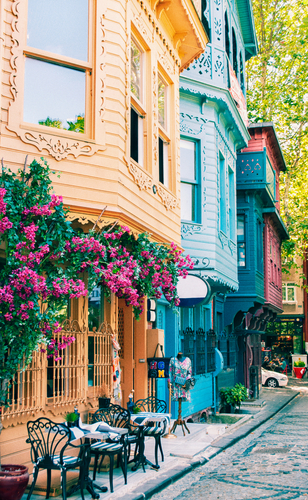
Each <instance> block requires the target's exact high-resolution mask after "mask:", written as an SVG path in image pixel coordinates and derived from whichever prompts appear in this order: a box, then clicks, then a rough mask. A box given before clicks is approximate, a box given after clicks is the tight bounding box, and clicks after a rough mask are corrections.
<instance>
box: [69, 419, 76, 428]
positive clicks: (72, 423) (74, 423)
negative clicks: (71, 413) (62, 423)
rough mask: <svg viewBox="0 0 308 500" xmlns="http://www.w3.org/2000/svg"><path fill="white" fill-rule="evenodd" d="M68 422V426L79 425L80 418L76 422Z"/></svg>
mask: <svg viewBox="0 0 308 500" xmlns="http://www.w3.org/2000/svg"><path fill="white" fill-rule="evenodd" d="M66 423H67V427H77V424H78V420H76V422H66Z"/></svg>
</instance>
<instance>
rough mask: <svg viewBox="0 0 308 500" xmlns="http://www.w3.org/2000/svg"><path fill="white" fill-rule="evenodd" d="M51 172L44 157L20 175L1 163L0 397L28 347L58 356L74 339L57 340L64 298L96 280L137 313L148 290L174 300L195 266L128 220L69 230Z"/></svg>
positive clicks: (23, 362) (28, 357)
mask: <svg viewBox="0 0 308 500" xmlns="http://www.w3.org/2000/svg"><path fill="white" fill-rule="evenodd" d="M51 174H52V172H51V170H50V168H49V166H48V165H47V163H46V162H44V161H42V162H37V161H33V162H32V163H31V165H30V167H29V168H27V169H24V170H20V171H18V172H17V174H15V173H14V172H12V171H11V170H9V169H6V168H4V167H2V173H1V176H0V383H1V386H0V404H4V403H5V402H6V401H7V394H8V391H7V389H8V386H9V384H10V381H11V380H12V378H13V377H14V375H15V373H16V371H17V370H18V369H19V368H20V366H26V365H27V364H28V363H29V362H30V360H31V356H32V353H33V351H35V350H37V349H41V350H42V351H43V352H46V354H47V357H54V358H55V360H59V359H61V351H62V350H63V349H65V348H66V347H67V346H68V345H70V344H71V343H72V342H73V341H74V340H75V339H74V338H73V337H65V336H63V337H62V339H61V340H60V341H58V343H57V342H56V341H55V340H54V335H55V334H56V333H57V332H59V331H61V326H60V324H59V321H58V320H59V311H61V309H62V308H63V307H64V306H65V304H67V301H68V300H69V299H75V298H78V297H81V296H87V295H88V294H89V293H90V292H91V291H92V290H93V288H94V287H95V286H97V285H98V284H101V285H102V286H103V291H104V293H105V295H107V296H110V294H111V293H114V294H115V295H116V296H117V297H119V298H124V299H125V301H126V303H127V305H131V306H132V307H133V311H134V315H135V317H136V318H137V319H138V318H139V316H140V314H141V313H142V310H143V309H142V308H143V302H144V297H145V296H148V297H157V298H159V297H161V295H162V294H164V295H165V297H166V298H167V300H168V301H169V302H170V305H171V306H176V305H178V297H177V291H176V285H177V281H178V278H179V277H180V276H185V275H187V273H188V269H189V268H192V267H193V264H192V261H191V259H190V258H189V257H184V256H183V255H182V250H181V249H178V248H177V246H176V245H175V244H174V243H171V245H163V244H158V243H156V242H154V241H151V239H150V236H149V235H148V234H139V235H137V236H136V235H134V234H133V233H132V232H131V231H130V229H129V228H128V227H127V226H120V225H119V224H115V225H112V226H106V227H104V229H103V230H102V231H96V228H95V227H94V228H93V229H92V230H90V231H89V232H88V233H87V234H85V233H84V232H83V231H82V230H81V229H74V228H73V227H72V225H71V223H70V222H68V221H67V218H66V213H67V212H66V210H65V209H64V207H63V200H62V198H61V197H60V196H56V195H55V194H53V193H52V181H51ZM85 276H86V277H87V279H86V280H84V277H85ZM86 283H87V284H86ZM44 346H45V347H44Z"/></svg>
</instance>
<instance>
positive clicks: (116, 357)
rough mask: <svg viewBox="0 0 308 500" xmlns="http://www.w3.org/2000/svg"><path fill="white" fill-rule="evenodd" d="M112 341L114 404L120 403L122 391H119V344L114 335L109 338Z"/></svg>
mask: <svg viewBox="0 0 308 500" xmlns="http://www.w3.org/2000/svg"><path fill="white" fill-rule="evenodd" d="M111 341H112V351H113V355H112V377H113V397H114V400H115V403H116V404H120V405H121V402H122V391H121V367H120V357H119V351H120V344H119V342H118V341H117V339H116V336H115V335H112V336H111Z"/></svg>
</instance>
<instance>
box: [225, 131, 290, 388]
mask: <svg viewBox="0 0 308 500" xmlns="http://www.w3.org/2000/svg"><path fill="white" fill-rule="evenodd" d="M249 132H250V135H251V139H250V141H249V143H248V147H247V148H244V149H243V150H242V151H241V152H239V153H238V155H237V245H238V253H237V260H238V276H239V289H238V290H237V291H236V292H235V293H233V294H230V295H228V297H227V298H226V307H225V318H224V322H225V325H228V326H227V327H226V328H225V330H226V331H227V330H229V331H230V330H231V331H232V332H233V335H234V336H235V337H236V339H237V343H238V355H237V358H238V363H237V373H236V380H237V381H239V382H241V383H243V384H244V385H245V386H246V387H247V388H250V389H251V390H252V391H254V392H255V393H258V390H259V389H260V385H261V335H262V334H264V331H265V329H266V325H267V323H268V322H269V321H271V320H273V319H274V318H275V317H276V315H277V314H279V313H281V312H282V309H283V307H282V279H281V278H282V277H281V243H282V241H283V240H284V239H287V238H288V233H287V230H286V228H285V226H284V223H283V221H282V219H281V217H280V196H279V174H280V172H282V171H284V170H286V164H285V160H284V157H283V153H282V151H281V148H280V145H279V141H278V138H277V136H276V133H275V128H274V125H273V123H252V124H250V125H249ZM221 376H222V374H221V375H220V376H219V378H220V377H221ZM225 382H226V380H225V377H222V379H221V380H219V384H220V385H222V384H224V385H225ZM255 395H256V394H255Z"/></svg>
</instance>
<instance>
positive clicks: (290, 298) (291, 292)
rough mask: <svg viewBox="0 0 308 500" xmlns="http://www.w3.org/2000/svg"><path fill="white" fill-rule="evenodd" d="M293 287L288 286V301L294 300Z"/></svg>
mask: <svg viewBox="0 0 308 500" xmlns="http://www.w3.org/2000/svg"><path fill="white" fill-rule="evenodd" d="M294 296H295V294H294V288H288V302H294Z"/></svg>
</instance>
